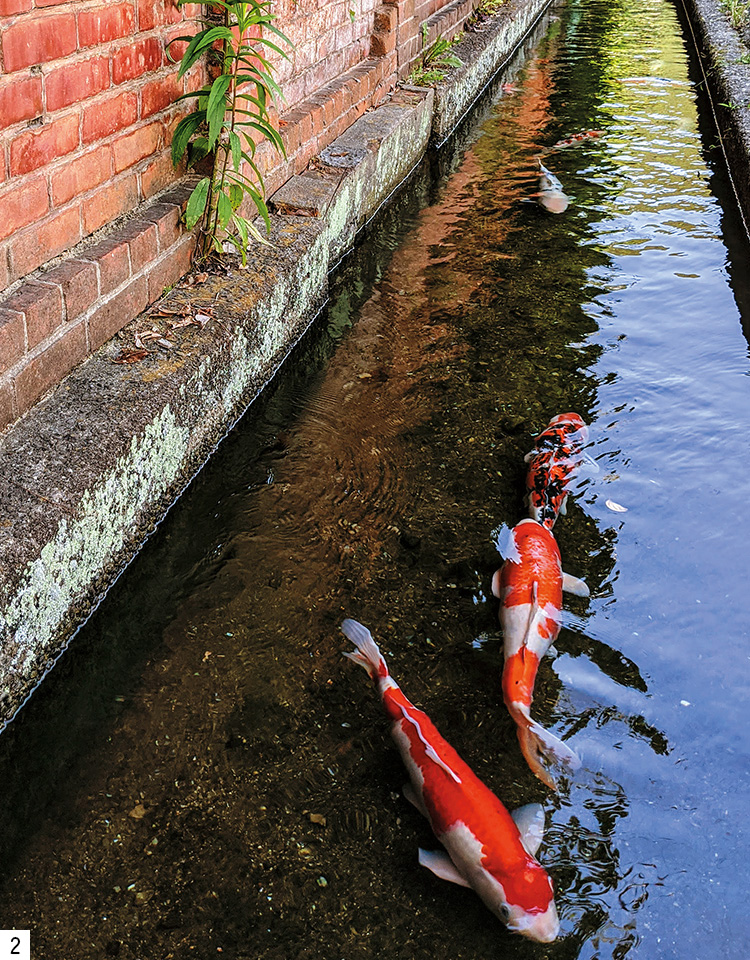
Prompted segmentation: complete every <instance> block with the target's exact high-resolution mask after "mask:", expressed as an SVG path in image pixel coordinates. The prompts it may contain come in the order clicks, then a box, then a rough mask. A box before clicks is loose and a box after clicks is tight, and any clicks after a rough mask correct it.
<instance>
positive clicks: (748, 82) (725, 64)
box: [680, 0, 750, 233]
mask: <svg viewBox="0 0 750 960" xmlns="http://www.w3.org/2000/svg"><path fill="white" fill-rule="evenodd" d="M680 5H681V7H682V10H683V12H684V18H683V19H684V21H685V22H686V24H687V28H688V30H689V31H690V33H691V34H692V37H693V43H694V46H695V49H696V51H697V53H698V57H699V59H700V63H701V69H702V72H703V76H704V78H705V80H706V83H707V93H708V96H709V98H710V101H711V107H712V110H713V113H714V119H715V122H716V127H717V129H718V131H719V137H720V140H721V145H722V149H723V151H724V155H725V156H726V158H727V164H728V167H729V174H730V177H731V180H732V186H733V188H734V192H735V195H736V196H737V200H738V203H739V206H740V210H741V212H742V216H743V219H744V221H745V229H746V230H748V224H750V46H748V40H750V27H745V28H744V31H739V30H736V29H734V28H733V27H732V26H731V24H730V22H729V17H728V15H727V13H726V12H725V11H724V10H723V9H722V7H721V4H720V3H719V0H680ZM743 60H744V61H745V62H744V63H743V62H742V61H743ZM748 232H749V233H750V230H748Z"/></svg>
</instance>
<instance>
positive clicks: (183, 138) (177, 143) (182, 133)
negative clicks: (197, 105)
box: [172, 110, 206, 167]
mask: <svg viewBox="0 0 750 960" xmlns="http://www.w3.org/2000/svg"><path fill="white" fill-rule="evenodd" d="M205 119H206V111H205V110H194V111H193V112H192V113H189V114H188V115H187V116H186V117H184V118H183V119H182V120H180V122H179V123H178V124H177V127H176V129H175V132H174V134H173V136H172V164H173V165H174V166H175V167H176V166H177V164H178V163H179V162H180V160H181V159H182V155H183V154H184V153H185V150H186V149H187V145H188V141H189V140H190V138H191V137H192V136H193V134H194V133H195V131H196V130H197V129H198V127H200V125H201V124H202V123H203V122H204V120H205Z"/></svg>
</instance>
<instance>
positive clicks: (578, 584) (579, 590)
mask: <svg viewBox="0 0 750 960" xmlns="http://www.w3.org/2000/svg"><path fill="white" fill-rule="evenodd" d="M562 577H563V582H562V588H563V590H564V591H565V593H572V594H573V596H575V597H588V596H590V595H591V592H590V590H589V588H588V586H587V585H586V584H585V583H584V581H583V580H579V579H578V577H571V575H570V574H569V573H563V575H562Z"/></svg>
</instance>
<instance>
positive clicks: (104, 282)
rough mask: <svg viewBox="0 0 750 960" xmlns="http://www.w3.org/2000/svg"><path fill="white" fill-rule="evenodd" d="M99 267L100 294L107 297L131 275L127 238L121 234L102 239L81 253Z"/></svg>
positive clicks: (82, 256)
mask: <svg viewBox="0 0 750 960" xmlns="http://www.w3.org/2000/svg"><path fill="white" fill-rule="evenodd" d="M81 259H84V260H89V261H91V263H95V264H97V265H98V267H99V282H100V294H101V296H103V297H106V296H107V294H109V293H111V292H112V291H113V290H114V289H115V287H119V286H120V284H121V283H124V282H125V281H126V280H127V279H128V277H129V276H130V251H129V250H128V244H127V242H126V241H125V239H124V238H123V237H122V236H120V235H119V233H118V236H116V237H112V238H110V239H107V240H102V241H101V243H97V244H96V245H95V246H93V247H89V248H88V250H86V251H84V252H83V253H82V254H81Z"/></svg>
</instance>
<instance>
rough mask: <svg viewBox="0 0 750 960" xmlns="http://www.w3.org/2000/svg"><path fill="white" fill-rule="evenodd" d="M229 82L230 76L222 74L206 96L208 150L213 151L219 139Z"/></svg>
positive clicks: (225, 109) (225, 112) (224, 114)
mask: <svg viewBox="0 0 750 960" xmlns="http://www.w3.org/2000/svg"><path fill="white" fill-rule="evenodd" d="M231 82H232V78H231V76H230V75H229V74H227V73H222V74H221V75H220V76H218V77H217V78H216V79H215V80H214V82H213V84H212V85H211V93H210V94H209V95H208V103H207V104H206V119H207V120H208V147H209V149H210V150H212V149H213V147H214V145H215V144H216V141H217V140H218V139H219V134H220V133H221V127H222V124H223V123H224V117H225V116H226V114H227V106H228V104H227V97H226V93H227V90H228V89H229V85H230V84H231Z"/></svg>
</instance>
